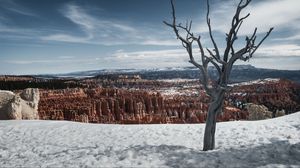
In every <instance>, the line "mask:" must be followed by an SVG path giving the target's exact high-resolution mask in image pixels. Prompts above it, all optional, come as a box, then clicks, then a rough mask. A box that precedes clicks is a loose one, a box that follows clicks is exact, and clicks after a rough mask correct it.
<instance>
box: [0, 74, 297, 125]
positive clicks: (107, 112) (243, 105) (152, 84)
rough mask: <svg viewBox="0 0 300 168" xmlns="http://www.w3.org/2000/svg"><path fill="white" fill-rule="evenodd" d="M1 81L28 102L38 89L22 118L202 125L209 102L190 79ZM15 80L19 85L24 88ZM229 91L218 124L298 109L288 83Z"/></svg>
mask: <svg viewBox="0 0 300 168" xmlns="http://www.w3.org/2000/svg"><path fill="white" fill-rule="evenodd" d="M4 79H5V83H3V82H2V85H1V86H9V87H12V88H14V89H13V91H14V92H15V93H12V92H11V94H13V95H14V94H16V95H20V96H19V97H22V98H23V99H24V100H26V101H29V99H28V98H26V95H32V94H31V92H29V91H28V90H30V89H25V90H23V87H25V86H27V85H28V83H30V84H31V85H38V86H41V87H39V89H35V93H38V99H37V98H35V102H37V103H35V105H36V107H34V110H33V111H34V112H35V114H37V116H38V117H35V118H34V117H32V118H26V117H23V118H24V119H37V118H39V119H42V120H69V121H77V122H85V123H111V124H160V123H204V122H205V120H206V115H207V114H206V113H207V110H208V106H209V101H210V100H209V97H208V96H207V95H206V94H205V92H204V90H203V88H202V86H201V85H200V84H199V82H198V81H197V80H194V79H165V80H149V79H143V78H142V77H141V76H139V75H106V76H101V77H93V78H84V79H65V78H64V79H55V80H53V79H49V80H47V79H36V78H29V77H26V78H24V77H23V78H20V79H19V78H18V77H6V78H4ZM2 81H3V80H2ZM0 82H1V79H0ZM9 82H11V83H9ZM13 82H23V83H25V86H23V85H19V84H20V83H18V85H14V84H15V83H13ZM41 82H42V84H43V85H41ZM23 83H22V84H23ZM18 87H19V88H18ZM0 89H2V88H0ZM31 90H32V89H31ZM36 90H37V91H36ZM229 90H230V91H229V92H228V93H227V95H226V100H225V102H224V107H223V112H222V113H221V114H220V115H219V116H218V118H217V120H218V121H232V120H260V119H266V118H272V117H277V116H281V115H285V114H289V113H293V112H296V111H299V110H300V103H299V102H300V95H299V93H300V92H299V91H300V87H299V84H297V83H295V82H292V81H290V80H284V79H265V80H258V81H252V82H244V83H236V84H232V85H230V86H229ZM21 95H22V96H21ZM24 97H25V98H24ZM27 97H28V96H27ZM29 97H30V96H29ZM31 97H32V96H31ZM30 101H32V99H31V100H30ZM6 102H7V101H6ZM4 104H5V103H4ZM25 104H26V103H25ZM27 104H28V103H27ZM9 119H15V118H13V117H11V118H9ZM19 119H22V117H21V118H20V117H19Z"/></svg>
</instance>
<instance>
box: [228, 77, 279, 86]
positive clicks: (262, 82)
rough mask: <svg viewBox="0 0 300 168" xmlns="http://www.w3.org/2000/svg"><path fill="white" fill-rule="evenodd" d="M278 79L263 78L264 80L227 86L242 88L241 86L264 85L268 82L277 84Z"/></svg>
mask: <svg viewBox="0 0 300 168" xmlns="http://www.w3.org/2000/svg"><path fill="white" fill-rule="evenodd" d="M279 80H280V79H278V78H265V79H257V80H253V81H248V82H241V83H233V84H229V85H228V86H243V85H253V84H265V83H269V82H278V81H279Z"/></svg>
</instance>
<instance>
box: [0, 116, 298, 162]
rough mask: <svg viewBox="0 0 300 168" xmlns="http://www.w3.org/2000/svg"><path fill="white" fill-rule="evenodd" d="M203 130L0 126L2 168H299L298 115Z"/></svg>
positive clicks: (190, 127)
mask: <svg viewBox="0 0 300 168" xmlns="http://www.w3.org/2000/svg"><path fill="white" fill-rule="evenodd" d="M204 126H205V125H204V124H183V125H180V124H173V125H172V124H170V125H168V124H163V125H108V124H85V123H75V122H69V121H0V165H1V166H0V167H300V112H298V113H294V114H291V115H287V116H283V117H279V118H275V119H269V120H261V121H234V122H222V123H218V124H217V132H216V149H215V150H213V151H208V152H204V151H201V149H202V138H203V131H204Z"/></svg>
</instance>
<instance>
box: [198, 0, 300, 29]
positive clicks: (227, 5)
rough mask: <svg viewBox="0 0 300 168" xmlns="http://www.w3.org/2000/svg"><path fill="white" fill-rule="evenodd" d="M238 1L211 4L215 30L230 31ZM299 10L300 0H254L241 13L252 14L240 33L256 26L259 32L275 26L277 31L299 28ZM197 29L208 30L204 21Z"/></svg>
mask: <svg viewBox="0 0 300 168" xmlns="http://www.w3.org/2000/svg"><path fill="white" fill-rule="evenodd" d="M237 2H238V1H237V0H235V1H225V2H223V3H221V4H218V5H217V6H214V5H212V6H211V8H212V9H211V14H210V18H211V21H212V28H213V30H215V31H219V32H222V33H227V32H228V31H229V28H230V26H231V25H230V24H231V19H232V17H233V15H234V12H235V9H236V6H237ZM299 11H300V1H299V0H264V1H252V2H251V3H250V5H249V6H248V7H247V8H246V9H244V12H243V13H242V15H241V16H245V15H246V14H247V13H250V16H249V17H248V18H247V19H246V20H245V21H244V23H243V25H242V27H241V30H240V32H239V34H240V35H248V34H251V33H252V32H253V30H254V28H255V27H257V28H258V32H260V33H264V32H266V31H268V30H269V28H271V27H275V31H277V30H282V29H289V30H290V29H299V28H300V24H299V20H300V14H299ZM197 29H198V30H200V32H207V31H208V29H207V25H206V23H205V22H204V21H203V23H202V24H200V25H198V26H197ZM299 33H300V31H299Z"/></svg>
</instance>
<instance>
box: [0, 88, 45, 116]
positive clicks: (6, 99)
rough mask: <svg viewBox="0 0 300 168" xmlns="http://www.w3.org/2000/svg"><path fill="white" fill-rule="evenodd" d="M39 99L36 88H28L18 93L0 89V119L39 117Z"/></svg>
mask: <svg viewBox="0 0 300 168" xmlns="http://www.w3.org/2000/svg"><path fill="white" fill-rule="evenodd" d="M39 99H40V97H39V90H38V89H33V88H28V89H25V90H23V91H21V93H18V94H15V93H13V92H10V91H0V119H1V120H9V119H15V120H21V119H28V120H34V119H39V115H38V103H39Z"/></svg>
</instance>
